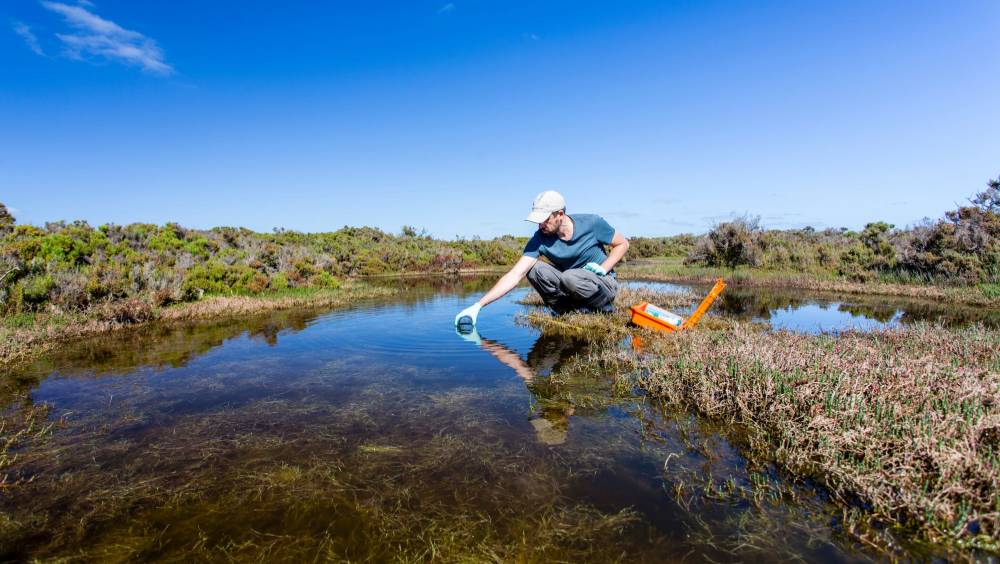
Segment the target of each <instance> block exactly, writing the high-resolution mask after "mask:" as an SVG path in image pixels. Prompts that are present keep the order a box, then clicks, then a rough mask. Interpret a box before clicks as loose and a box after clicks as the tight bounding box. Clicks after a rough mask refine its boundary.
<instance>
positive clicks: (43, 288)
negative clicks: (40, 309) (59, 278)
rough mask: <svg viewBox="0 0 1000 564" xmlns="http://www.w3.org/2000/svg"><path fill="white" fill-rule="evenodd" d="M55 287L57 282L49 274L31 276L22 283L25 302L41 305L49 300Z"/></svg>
mask: <svg viewBox="0 0 1000 564" xmlns="http://www.w3.org/2000/svg"><path fill="white" fill-rule="evenodd" d="M54 286H55V282H54V281H53V280H52V276H50V275H48V274H41V275H34V276H29V277H28V278H25V279H24V280H23V281H22V282H21V288H22V289H23V292H24V294H23V295H24V301H25V302H26V303H29V304H32V305H41V304H43V303H45V302H46V300H48V299H49V292H50V291H52V288H53V287H54Z"/></svg>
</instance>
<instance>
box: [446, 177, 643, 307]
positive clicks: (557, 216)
mask: <svg viewBox="0 0 1000 564" xmlns="http://www.w3.org/2000/svg"><path fill="white" fill-rule="evenodd" d="M527 221H530V222H533V223H537V224H538V231H536V232H535V234H534V236H532V238H531V240H530V241H528V244H527V245H525V246H524V253H523V256H522V257H521V258H520V259H519V260H518V261H517V263H515V264H514V266H513V267H512V268H511V269H510V270H509V271H507V273H506V274H504V275H503V276H501V277H500V280H497V283H496V284H494V285H493V288H491V289H490V291H489V292H486V295H484V296H483V297H482V298H480V299H479V301H477V302H476V303H474V304H472V305H471V306H469V307H467V308H465V309H463V310H462V311H460V312H459V313H458V315H456V316H455V325H456V326H459V325H462V326H466V325H471V326H475V324H476V320H477V318H478V316H479V310H480V309H482V308H483V306H485V305H488V304H490V303H491V302H494V301H496V300H498V299H500V298H501V297H503V296H504V295H505V294H506V293H507V292H509V291H511V290H513V289H514V287H516V286H517V284H518V283H519V282H520V281H521V279H522V278H524V277H525V276H527V277H528V282H530V283H531V286H532V287H533V288H535V290H536V291H537V292H538V293H539V295H541V296H542V300H543V301H544V302H545V305H547V306H549V307H550V308H552V310H553V311H555V312H556V313H566V312H569V311H605V312H609V311H613V310H614V308H613V306H612V303H613V302H614V300H615V295H616V294H617V293H618V280H617V279H616V277H615V272H614V268H615V265H616V264H618V261H620V260H621V259H622V257H623V256H625V251H627V250H628V239H626V238H625V237H623V236H622V235H621V234H620V233H618V232H617V231H615V229H614V228H613V227H611V225H610V224H608V222H607V221H605V220H604V218H602V217H601V216H599V215H594V214H574V215H567V214H566V200H565V198H563V197H562V195H561V194H559V192H554V191H551V190H550V191H548V192H542V193H541V194H539V195H538V196H537V197H536V198H535V201H534V204H533V205H532V208H531V213H530V214H528V217H527ZM604 245H610V247H611V250H610V252H608V253H605V251H604ZM539 257H545V258H546V259H547V260H548V261H549V263H551V264H547V263H544V262H541V261H539V260H538V259H539Z"/></svg>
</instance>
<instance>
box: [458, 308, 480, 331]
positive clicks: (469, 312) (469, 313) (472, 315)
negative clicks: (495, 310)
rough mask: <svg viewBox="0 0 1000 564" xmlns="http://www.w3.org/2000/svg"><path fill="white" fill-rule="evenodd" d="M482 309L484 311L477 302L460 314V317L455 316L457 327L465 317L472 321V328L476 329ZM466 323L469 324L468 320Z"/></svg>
mask: <svg viewBox="0 0 1000 564" xmlns="http://www.w3.org/2000/svg"><path fill="white" fill-rule="evenodd" d="M481 309H483V306H481V305H479V302H476V303H474V304H472V305H470V306H469V307H467V308H465V309H463V310H462V311H460V312H458V315H456V316H455V327H458V326H459V322H461V321H462V318H463V317H468V318H469V319H470V320H471V321H472V326H473V327H475V326H476V319H477V318H479V310H481ZM466 323H468V320H466Z"/></svg>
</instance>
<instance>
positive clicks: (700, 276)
mask: <svg viewBox="0 0 1000 564" xmlns="http://www.w3.org/2000/svg"><path fill="white" fill-rule="evenodd" d="M618 272H619V276H620V277H621V278H622V279H623V280H629V279H632V280H636V279H641V280H654V281H660V282H678V283H694V284H711V283H713V282H715V280H716V279H717V278H725V280H726V283H727V284H730V285H734V286H747V287H767V288H794V289H801V290H810V291H817V292H835V293H838V294H855V295H880V296H896V297H904V298H913V299H922V300H935V301H947V302H951V303H960V304H967V305H974V306H984V307H996V308H1000V285H997V284H987V283H981V284H977V285H969V286H944V285H940V284H930V283H926V282H924V283H920V282H918V281H917V280H915V279H914V280H912V281H909V282H906V283H903V282H892V281H884V280H877V279H875V280H870V281H867V282H855V281H851V280H848V279H846V278H844V277H840V276H836V275H835V274H832V273H821V272H801V271H792V270H765V269H760V268H750V267H738V268H735V269H729V268H721V267H707V266H696V265H690V264H684V259H682V258H679V257H674V258H660V259H642V260H636V261H631V262H629V263H627V264H626V265H624V266H622V267H620V268H619V269H618Z"/></svg>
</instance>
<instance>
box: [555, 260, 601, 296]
mask: <svg viewBox="0 0 1000 564" xmlns="http://www.w3.org/2000/svg"><path fill="white" fill-rule="evenodd" d="M596 277H597V275H596V274H594V273H593V272H590V271H589V270H584V269H582V268H572V269H570V270H567V271H565V272H563V277H562V287H563V289H564V290H565V291H566V293H567V294H569V295H571V296H574V297H577V298H583V299H586V298H589V297H591V296H593V295H594V294H595V293H597V290H598V288H597V280H595V278H596Z"/></svg>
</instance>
